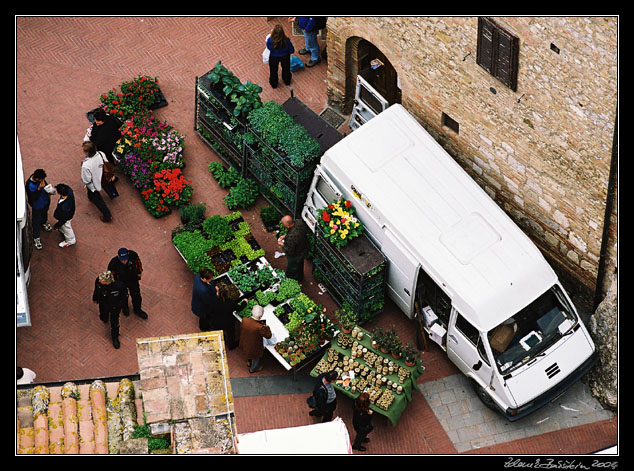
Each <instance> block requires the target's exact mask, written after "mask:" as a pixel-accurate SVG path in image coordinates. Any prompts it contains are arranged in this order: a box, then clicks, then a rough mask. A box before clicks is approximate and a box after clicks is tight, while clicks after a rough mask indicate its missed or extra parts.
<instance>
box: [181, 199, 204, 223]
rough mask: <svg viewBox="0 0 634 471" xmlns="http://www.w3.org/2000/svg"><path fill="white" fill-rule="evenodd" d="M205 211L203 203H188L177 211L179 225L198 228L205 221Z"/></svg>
mask: <svg viewBox="0 0 634 471" xmlns="http://www.w3.org/2000/svg"><path fill="white" fill-rule="evenodd" d="M206 209H207V206H206V204H205V203H198V204H196V203H189V204H186V205H185V206H181V208H180V209H179V214H180V218H181V223H182V224H183V225H184V226H187V227H192V228H197V227H199V226H200V225H201V224H202V222H203V221H204V220H205V210H206Z"/></svg>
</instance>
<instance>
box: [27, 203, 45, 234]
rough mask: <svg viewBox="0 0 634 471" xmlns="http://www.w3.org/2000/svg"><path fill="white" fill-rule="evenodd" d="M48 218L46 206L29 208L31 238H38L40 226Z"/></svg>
mask: <svg viewBox="0 0 634 471" xmlns="http://www.w3.org/2000/svg"><path fill="white" fill-rule="evenodd" d="M47 219H48V206H46V207H45V208H44V209H31V222H32V224H33V238H35V239H39V238H40V232H41V231H42V226H43V225H44V224H46V221H47Z"/></svg>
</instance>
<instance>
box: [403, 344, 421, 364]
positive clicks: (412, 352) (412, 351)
mask: <svg viewBox="0 0 634 471" xmlns="http://www.w3.org/2000/svg"><path fill="white" fill-rule="evenodd" d="M401 353H402V355H403V358H404V359H405V361H406V362H408V363H414V362H416V358H417V357H418V349H417V348H416V347H414V344H413V343H412V342H407V343H406V344H405V345H403V348H402V350H401Z"/></svg>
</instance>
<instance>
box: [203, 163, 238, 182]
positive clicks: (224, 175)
mask: <svg viewBox="0 0 634 471" xmlns="http://www.w3.org/2000/svg"><path fill="white" fill-rule="evenodd" d="M207 168H208V169H209V173H211V176H212V177H214V179H215V180H216V182H217V183H218V186H220V188H229V187H231V186H233V185H235V184H236V183H238V181H240V173H239V172H238V171H237V170H236V169H235V168H233V167H228V168H225V167H224V166H223V165H222V164H221V163H220V162H211V163H210V164H209V165H208V166H207Z"/></svg>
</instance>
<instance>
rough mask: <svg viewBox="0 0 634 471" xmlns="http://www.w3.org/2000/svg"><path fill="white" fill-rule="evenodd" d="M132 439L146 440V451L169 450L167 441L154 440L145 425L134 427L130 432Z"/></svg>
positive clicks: (161, 439) (163, 439)
mask: <svg viewBox="0 0 634 471" xmlns="http://www.w3.org/2000/svg"><path fill="white" fill-rule="evenodd" d="M132 438H147V439H148V442H147V445H148V450H150V451H153V450H163V449H165V448H169V446H170V443H169V440H166V439H165V438H154V437H152V434H151V433H150V427H148V426H147V425H135V426H134V430H133V432H132Z"/></svg>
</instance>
